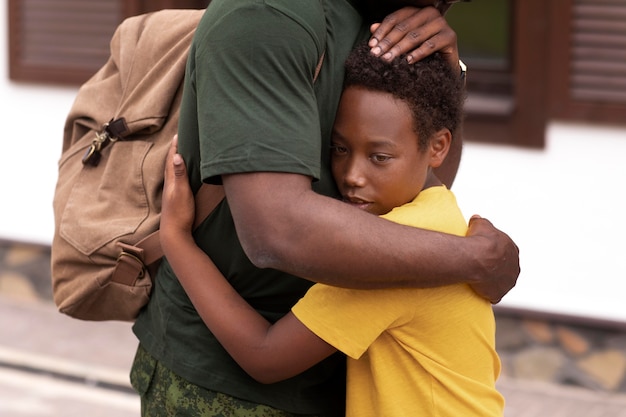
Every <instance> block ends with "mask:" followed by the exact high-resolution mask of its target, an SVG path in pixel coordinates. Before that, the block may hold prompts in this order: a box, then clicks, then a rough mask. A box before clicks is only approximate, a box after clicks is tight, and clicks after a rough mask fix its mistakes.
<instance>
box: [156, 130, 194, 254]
mask: <svg viewBox="0 0 626 417" xmlns="http://www.w3.org/2000/svg"><path fill="white" fill-rule="evenodd" d="M177 143H178V137H177V136H174V139H173V140H172V144H171V146H170V149H169V151H168V154H167V159H166V161H165V182H164V184H163V200H162V207H161V225H160V230H161V236H162V237H163V236H165V235H167V234H169V233H187V234H191V230H192V226H193V221H194V216H195V204H194V197H193V192H192V191H191V187H190V186H189V178H188V176H187V168H186V166H185V162H184V161H183V157H182V156H181V155H180V154H178V153H177V151H176V147H177ZM164 248H165V246H164Z"/></svg>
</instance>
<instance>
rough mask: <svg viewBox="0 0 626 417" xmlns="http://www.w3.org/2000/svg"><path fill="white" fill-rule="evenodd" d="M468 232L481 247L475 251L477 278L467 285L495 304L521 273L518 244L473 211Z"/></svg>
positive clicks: (513, 284) (512, 285) (469, 236)
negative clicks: (478, 266)
mask: <svg viewBox="0 0 626 417" xmlns="http://www.w3.org/2000/svg"><path fill="white" fill-rule="evenodd" d="M467 236H468V238H471V239H475V240H476V241H477V242H478V243H479V244H480V247H481V249H480V250H479V251H478V252H477V253H478V254H479V255H478V261H479V264H480V270H479V272H478V274H477V277H478V279H477V280H475V281H473V282H471V283H470V285H471V287H472V288H473V289H474V291H476V292H477V293H478V294H479V295H480V296H482V297H484V298H486V299H488V300H489V301H491V302H492V303H493V304H496V303H498V302H500V300H501V299H502V297H504V296H505V294H506V293H508V292H509V291H510V290H511V288H513V287H514V286H515V284H516V282H517V277H518V276H519V273H520V264H519V248H518V247H517V245H516V244H515V243H514V242H513V240H511V238H510V237H509V236H508V235H507V234H505V233H503V232H501V231H500V230H498V229H496V228H495V227H494V226H493V224H491V222H490V221H489V220H487V219H483V218H481V217H480V216H476V215H474V216H472V218H471V219H470V222H469V230H468V232H467Z"/></svg>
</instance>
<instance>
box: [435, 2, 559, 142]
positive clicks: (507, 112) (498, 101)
mask: <svg viewBox="0 0 626 417" xmlns="http://www.w3.org/2000/svg"><path fill="white" fill-rule="evenodd" d="M550 1H553V0H550ZM549 3H550V2H547V1H545V0H480V1H478V0H476V1H471V2H469V3H458V4H456V5H454V6H453V7H452V8H451V9H450V11H449V12H448V16H447V19H448V21H449V22H450V25H451V26H452V27H453V28H454V29H455V31H456V33H457V36H458V44H459V54H460V55H461V58H462V59H463V60H464V61H465V62H466V64H467V65H468V74H467V90H468V99H467V102H466V119H465V126H464V138H465V140H469V141H478V142H489V143H498V144H505V145H516V146H527V147H542V146H543V145H544V135H545V128H546V124H547V112H546V97H547V94H546V85H545V84H546V78H547V62H546V56H547V54H548V52H547V51H548V44H547V42H546V39H547V38H548V13H547V10H549V7H548V6H549Z"/></svg>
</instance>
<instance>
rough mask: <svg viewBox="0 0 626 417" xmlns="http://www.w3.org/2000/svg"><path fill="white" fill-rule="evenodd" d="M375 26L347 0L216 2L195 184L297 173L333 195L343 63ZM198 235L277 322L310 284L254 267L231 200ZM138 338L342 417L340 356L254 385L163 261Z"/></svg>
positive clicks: (183, 124)
mask: <svg viewBox="0 0 626 417" xmlns="http://www.w3.org/2000/svg"><path fill="white" fill-rule="evenodd" d="M366 29H367V28H365V27H364V25H362V21H361V17H360V15H359V14H358V12H357V11H356V9H355V8H354V7H353V6H352V5H351V3H350V1H349V0H318V1H311V0H265V1H261V0H238V1H232V0H213V1H212V3H211V5H210V6H209V8H208V9H207V12H206V13H205V15H204V17H203V19H202V21H201V22H200V25H199V26H198V29H197V31H196V35H195V38H194V41H193V43H192V47H191V50H190V56H189V61H188V65H187V73H186V78H185V86H184V94H183V101H182V105H181V114H180V127H179V149H180V152H181V153H182V154H183V156H184V158H185V160H186V161H187V164H188V166H189V172H190V176H191V182H192V186H193V187H194V188H197V187H199V185H200V183H201V181H202V180H205V181H209V182H219V176H220V175H221V174H226V173H239V172H260V171H263V172H267V171H273V172H293V173H299V174H304V175H309V176H311V177H312V178H314V179H315V180H316V181H315V183H314V187H315V189H316V190H317V191H318V192H321V193H323V194H326V195H333V194H334V193H335V187H334V185H333V182H332V176H331V172H330V169H329V162H330V158H329V149H330V146H329V141H330V132H331V129H332V124H333V121H334V115H335V110H336V108H337V104H338V101H339V97H340V94H341V87H342V81H343V62H344V60H345V58H346V56H347V55H348V53H349V52H350V50H351V49H352V46H353V45H354V43H355V42H356V41H357V40H361V39H364V38H365V37H366V36H367V30H366ZM322 53H323V54H324V62H323V66H322V70H321V73H320V76H319V78H318V79H317V81H316V82H315V83H313V75H314V70H315V67H316V65H317V63H318V61H319V58H320V56H321V55H322ZM195 236H196V241H197V242H198V244H199V245H200V246H201V247H202V248H203V249H204V250H205V251H206V252H207V253H208V254H209V256H210V257H211V258H212V260H213V261H214V262H215V264H216V265H217V266H218V268H219V269H220V270H221V272H222V273H223V274H224V276H226V277H227V279H228V280H229V281H230V283H231V284H232V285H233V286H234V287H235V288H236V289H237V291H239V293H240V294H241V295H242V296H243V297H244V298H245V299H246V300H247V301H248V302H249V303H250V304H251V305H252V306H253V307H254V308H255V309H256V310H257V311H259V312H260V313H261V314H262V315H263V316H265V317H266V318H267V319H268V320H270V321H272V322H274V321H276V320H277V319H279V318H280V317H282V316H283V315H284V314H286V313H287V312H288V311H289V310H290V308H291V307H292V306H293V305H294V304H295V303H296V302H297V300H298V299H299V298H300V297H302V295H304V293H305V292H306V290H307V289H308V288H309V287H310V286H311V283H310V282H309V281H306V280H303V279H300V278H297V277H294V276H291V275H288V274H285V273H282V272H279V271H276V270H271V269H258V268H256V267H254V266H253V265H252V264H251V263H250V261H249V260H248V258H247V257H246V255H245V254H244V252H243V250H242V248H241V246H240V243H239V241H238V239H237V236H236V233H235V229H234V225H233V222H232V218H231V215H230V210H229V208H228V205H227V203H225V202H223V203H222V204H221V205H220V206H219V207H218V208H217V209H216V211H215V212H214V213H213V214H212V215H211V216H210V217H209V219H208V220H207V221H205V223H204V224H203V226H201V227H200V228H199V229H198V230H197V231H196V232H195ZM134 331H135V333H136V335H137V336H138V338H139V339H140V341H141V343H142V345H143V346H144V347H145V348H146V349H147V350H148V351H149V352H150V353H151V354H152V355H153V356H154V357H156V358H157V359H159V360H160V361H162V362H163V363H164V364H165V365H166V366H167V367H169V368H170V369H171V370H173V371H174V372H175V373H177V374H179V375H180V376H182V377H183V378H185V379H187V380H189V381H190V382H192V383H194V384H196V385H200V386H202V387H205V388H208V389H211V390H215V391H219V392H223V393H226V394H229V395H232V396H234V397H238V398H242V399H245V400H248V401H251V402H256V403H259V404H267V405H270V406H272V407H275V408H278V409H282V410H286V411H290V412H293V413H302V414H328V415H343V412H344V409H343V399H344V398H343V390H344V385H345V369H344V367H343V359H342V358H341V357H339V356H337V355H336V356H333V357H331V358H329V359H328V360H326V361H324V362H322V363H321V364H319V365H318V366H316V367H314V368H312V369H310V370H309V371H307V372H305V373H303V374H301V375H299V376H296V377H294V378H291V379H290V380H288V381H283V382H281V383H277V384H271V385H263V384H259V383H256V382H255V381H254V380H252V379H251V378H250V377H249V376H248V375H247V374H246V373H245V372H244V371H243V370H241V369H240V368H239V366H238V365H236V363H235V362H234V361H233V360H232V359H231V358H230V356H229V355H228V354H227V353H226V352H225V351H224V350H223V348H222V347H221V345H220V344H219V343H218V342H217V340H216V339H215V338H214V337H213V335H212V334H211V333H210V332H209V331H208V330H207V328H206V327H205V325H204V323H203V322H202V320H201V319H200V317H199V316H198V314H197V313H196V311H195V309H194V308H193V306H192V304H191V302H190V300H189V299H188V297H187V296H186V294H185V292H184V290H183V288H182V287H181V285H180V284H179V282H178V280H177V279H176V277H175V276H174V275H173V273H172V271H171V269H170V267H169V264H168V263H167V262H166V261H164V262H163V264H162V267H161V268H160V270H159V273H158V274H157V276H156V278H155V288H154V292H153V295H152V297H151V300H150V303H149V304H148V306H147V308H146V309H145V310H144V311H143V312H142V314H141V315H140V316H139V318H138V319H137V322H136V324H135V326H134Z"/></svg>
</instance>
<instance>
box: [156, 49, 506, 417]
mask: <svg viewBox="0 0 626 417" xmlns="http://www.w3.org/2000/svg"><path fill="white" fill-rule="evenodd" d="M463 100H464V90H463V83H462V81H461V80H459V79H458V77H457V76H456V75H455V73H454V71H453V70H452V69H451V68H450V67H449V65H448V64H447V63H446V62H445V61H444V60H443V59H442V58H441V57H439V56H438V55H434V56H433V57H430V58H426V59H424V60H423V61H420V62H418V63H415V64H412V65H408V64H407V63H406V62H405V60H403V59H396V60H394V61H393V62H391V63H387V62H384V61H382V60H379V59H376V58H375V57H373V56H371V55H370V53H369V50H368V48H366V47H363V48H357V49H356V50H355V51H354V52H353V53H352V54H351V56H350V57H349V58H348V60H347V62H346V78H345V84H344V92H343V94H342V98H341V102H340V104H339V109H338V112H337V117H336V120H335V125H334V132H333V149H332V161H331V162H332V171H333V175H334V177H335V181H336V182H337V186H338V188H339V190H340V192H341V194H342V196H343V199H344V201H345V202H346V203H347V204H352V205H354V206H356V207H358V208H360V209H362V210H366V211H368V212H370V213H372V214H376V215H381V216H382V217H384V218H386V219H388V220H391V221H392V222H395V223H400V224H404V225H410V226H415V227H420V228H426V229H431V230H436V231H442V232H445V233H449V234H456V235H459V236H463V235H465V233H466V231H467V224H466V221H465V219H464V217H463V215H462V213H461V211H460V209H459V208H458V206H457V204H456V200H455V198H454V195H453V194H452V193H451V192H450V191H449V190H448V189H447V188H446V187H445V186H444V185H443V184H442V183H441V181H439V179H438V178H437V177H436V176H435V175H434V173H433V168H436V167H438V166H439V165H441V163H442V162H443V160H444V159H445V157H446V155H447V153H448V150H449V147H450V143H451V141H452V140H453V136H454V134H455V133H456V132H457V131H458V130H459V126H460V123H461V117H462V107H463ZM166 169H167V172H166V185H165V191H164V199H163V218H162V224H161V236H162V241H163V247H164V251H165V254H166V256H167V258H168V260H169V262H170V264H171V265H172V267H173V269H174V272H175V273H176V275H177V276H178V277H179V279H180V281H181V283H182V284H183V286H184V287H185V290H186V292H187V293H188V294H189V296H190V298H191V300H192V302H193V303H194V306H195V307H196V309H197V310H198V313H199V314H200V316H201V317H202V319H203V320H204V321H205V323H206V324H207V326H208V327H209V328H210V330H211V331H212V332H213V333H214V334H215V336H216V337H217V338H218V339H219V340H220V343H222V345H223V346H224V348H225V349H226V350H228V352H229V353H230V354H231V356H232V357H233V358H234V359H235V360H236V361H237V362H238V363H239V365H240V366H241V367H242V368H243V369H244V370H245V371H246V372H248V373H249V374H250V375H251V376H252V377H254V378H255V379H257V380H259V381H261V382H265V383H271V382H276V381H280V380H283V379H287V378H289V377H291V376H293V375H296V374H298V373H300V372H303V371H305V370H306V369H308V368H309V367H310V366H312V365H313V364H315V363H317V362H319V361H321V360H322V359H324V358H326V357H328V356H329V355H331V354H333V353H334V352H335V351H337V350H339V351H341V352H343V353H345V354H346V355H347V357H348V377H347V397H346V401H347V404H346V415H347V416H372V417H380V416H385V417H393V416H439V417H444V416H449V417H457V416H464V417H468V416H481V417H484V416H501V415H502V413H503V407H504V400H503V398H502V396H501V395H500V394H499V393H498V391H497V390H496V388H495V381H496V379H497V377H498V374H499V371H500V361H499V358H498V356H497V353H496V351H495V341H494V338H495V322H494V317H493V312H492V309H491V304H490V303H489V302H488V301H486V300H484V299H482V298H480V297H479V296H477V295H476V294H475V293H474V292H473V291H472V290H471V288H470V287H469V286H468V285H466V284H458V285H449V286H446V287H438V288H432V289H380V290H352V289H344V288H337V287H331V286H327V285H322V284H317V285H314V286H313V287H312V288H311V289H310V290H309V292H308V293H307V294H306V295H305V297H303V298H302V299H301V300H300V301H299V302H298V303H297V304H296V305H295V306H294V307H293V309H292V311H291V312H290V313H288V314H287V315H286V316H285V317H284V318H282V319H281V320H279V321H278V322H276V323H274V324H271V323H269V322H267V321H266V320H265V319H264V318H263V317H262V316H260V315H259V314H258V313H257V312H256V311H255V310H253V309H252V308H251V307H250V306H249V305H248V304H247V303H246V301H245V300H244V299H243V298H241V296H240V295H239V294H238V293H237V292H235V291H234V290H233V289H232V287H231V286H230V284H228V282H227V281H226V280H225V279H224V278H223V276H222V275H221V274H220V273H219V271H218V270H217V269H216V268H215V266H214V265H213V263H212V262H211V260H210V259H209V258H208V257H207V256H206V255H205V254H204V252H202V251H201V250H200V249H199V248H198V247H197V246H196V245H195V242H194V240H193V237H192V235H191V232H190V230H191V221H192V219H193V205H192V199H193V197H192V196H191V192H190V190H189V188H188V185H187V179H186V175H185V170H184V163H183V161H182V158H181V157H180V156H179V155H175V144H173V146H172V151H171V152H170V159H169V160H168V164H167V168H166ZM286 204H288V202H286ZM297 232H298V233H301V234H302V238H303V239H306V230H303V231H297ZM388 238H389V239H390V240H392V239H395V237H394V236H393V235H389V237H388ZM363 239H368V230H363ZM435 250H436V247H433V251H435Z"/></svg>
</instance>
